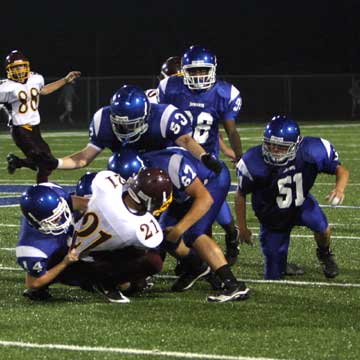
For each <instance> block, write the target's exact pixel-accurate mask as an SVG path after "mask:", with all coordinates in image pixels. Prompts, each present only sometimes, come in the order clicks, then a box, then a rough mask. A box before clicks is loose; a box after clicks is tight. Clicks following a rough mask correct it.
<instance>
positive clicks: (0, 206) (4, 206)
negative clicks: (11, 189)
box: [0, 204, 20, 208]
mask: <svg viewBox="0 0 360 360" xmlns="http://www.w3.org/2000/svg"><path fill="white" fill-rule="evenodd" d="M17 206H20V204H13V205H0V208H6V207H17Z"/></svg>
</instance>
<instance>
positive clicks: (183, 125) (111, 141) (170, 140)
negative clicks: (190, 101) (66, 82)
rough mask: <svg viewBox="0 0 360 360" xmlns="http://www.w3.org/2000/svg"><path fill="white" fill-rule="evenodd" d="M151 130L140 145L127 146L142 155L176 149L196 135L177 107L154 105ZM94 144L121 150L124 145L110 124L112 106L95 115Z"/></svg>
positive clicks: (99, 146)
mask: <svg viewBox="0 0 360 360" xmlns="http://www.w3.org/2000/svg"><path fill="white" fill-rule="evenodd" d="M147 123H148V124H149V128H148V130H147V131H146V132H145V133H144V134H142V135H141V137H140V139H139V140H138V141H137V142H134V143H130V144H126V146H127V147H131V148H133V149H136V150H137V151H139V152H144V151H152V150H158V149H163V148H165V147H167V146H174V145H175V141H176V139H178V138H179V137H180V136H182V135H186V134H190V135H191V133H192V128H191V123H190V120H189V118H188V117H187V115H185V114H184V113H183V112H182V111H180V110H179V109H177V108H176V107H175V106H173V105H164V104H151V110H150V114H149V117H148V119H147ZM89 137H90V143H91V144H92V145H94V146H95V147H97V148H98V149H105V148H109V149H111V151H112V152H114V151H121V148H122V147H123V146H124V144H123V143H122V142H121V141H119V140H118V138H117V137H116V135H115V134H114V132H113V130H112V126H111V121H110V106H105V107H102V108H100V109H99V110H98V111H97V112H96V113H95V114H94V116H93V118H92V121H91V124H90V128H89Z"/></svg>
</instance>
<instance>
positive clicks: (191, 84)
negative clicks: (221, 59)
mask: <svg viewBox="0 0 360 360" xmlns="http://www.w3.org/2000/svg"><path fill="white" fill-rule="evenodd" d="M216 65H217V63H216V56H215V55H214V54H213V53H212V52H211V51H209V50H207V49H205V48H203V47H202V46H191V47H190V48H189V49H188V50H186V52H185V54H184V55H183V57H182V60H181V66H182V71H183V73H184V84H185V85H186V86H187V87H188V88H189V89H190V90H205V89H209V88H211V87H212V86H213V85H214V84H215V81H216Z"/></svg>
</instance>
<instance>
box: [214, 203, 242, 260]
mask: <svg viewBox="0 0 360 360" xmlns="http://www.w3.org/2000/svg"><path fill="white" fill-rule="evenodd" d="M216 221H217V223H218V224H219V225H220V226H221V227H222V228H223V229H224V231H225V245H226V253H225V257H226V259H227V261H228V263H229V264H230V265H234V264H235V263H236V260H237V257H238V255H239V229H238V228H237V226H236V225H235V223H234V218H233V216H232V214H231V210H230V207H229V204H228V203H227V201H224V203H223V204H222V206H221V209H220V211H219V214H218V216H217V218H216Z"/></svg>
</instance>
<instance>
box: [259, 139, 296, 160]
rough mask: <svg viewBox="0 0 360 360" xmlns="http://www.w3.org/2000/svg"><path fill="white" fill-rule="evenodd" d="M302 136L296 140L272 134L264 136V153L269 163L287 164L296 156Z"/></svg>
mask: <svg viewBox="0 0 360 360" xmlns="http://www.w3.org/2000/svg"><path fill="white" fill-rule="evenodd" d="M300 140H301V137H300V136H298V138H297V140H296V142H293V141H284V140H283V138H280V137H276V136H271V138H270V139H269V138H266V137H264V140H263V144H262V154H263V157H264V161H265V162H266V163H267V164H270V165H275V166H285V165H287V164H288V163H289V162H290V161H292V160H294V159H295V157H296V151H297V149H298V146H299V143H300Z"/></svg>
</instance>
